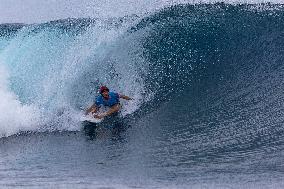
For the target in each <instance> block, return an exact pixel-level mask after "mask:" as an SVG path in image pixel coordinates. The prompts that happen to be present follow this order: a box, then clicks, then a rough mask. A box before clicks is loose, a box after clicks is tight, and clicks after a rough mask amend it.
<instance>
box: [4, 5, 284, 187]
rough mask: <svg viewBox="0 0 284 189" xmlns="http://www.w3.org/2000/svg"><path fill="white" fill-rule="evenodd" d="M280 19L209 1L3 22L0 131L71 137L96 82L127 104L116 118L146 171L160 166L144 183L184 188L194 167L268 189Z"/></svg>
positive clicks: (273, 169) (265, 10) (277, 128)
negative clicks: (147, 11) (140, 12)
mask: <svg viewBox="0 0 284 189" xmlns="http://www.w3.org/2000/svg"><path fill="white" fill-rule="evenodd" d="M283 18H284V8H283V6H282V5H270V4H265V5H227V4H222V3H219V4H200V5H176V6H172V7H168V8H165V9H163V10H160V11H158V12H155V13H153V14H151V15H147V16H145V17H138V16H129V17H124V18H115V19H109V20H100V19H67V20H58V21H53V22H49V23H44V24H38V25H24V26H23V25H9V26H8V27H7V26H4V25H3V27H0V29H1V31H0V34H1V35H0V99H1V104H0V125H1V129H0V135H1V136H2V137H3V136H9V135H13V134H17V133H19V132H21V131H54V130H60V131H62V130H80V123H79V122H80V121H79V117H80V116H79V115H80V114H81V111H82V109H84V108H86V107H87V106H89V105H90V104H92V102H93V100H94V98H95V96H96V94H97V89H98V87H99V86H100V85H101V84H104V85H107V86H109V87H110V88H111V89H113V90H115V91H117V92H119V93H122V94H126V95H129V96H132V97H133V98H134V99H135V100H134V101H132V102H129V103H126V102H123V103H124V108H123V112H122V116H124V117H127V116H126V115H131V116H132V117H133V118H134V120H135V121H133V123H132V125H133V128H134V129H133V130H134V131H135V128H136V129H137V130H139V131H137V132H136V133H135V132H134V131H133V130H132V131H131V132H132V134H134V135H135V134H137V137H136V139H137V141H138V142H139V144H136V145H137V146H138V147H140V145H141V144H143V147H141V148H139V150H141V151H142V152H145V153H150V152H151V154H148V155H149V156H151V160H149V161H147V162H148V163H149V164H150V165H149V167H151V166H154V167H155V166H156V168H157V169H159V166H161V167H163V168H164V169H166V170H165V171H163V173H161V172H159V173H157V172H155V171H153V172H152V173H155V174H156V173H157V174H158V175H152V176H153V178H154V177H155V178H156V177H159V176H160V177H159V178H164V179H165V180H167V182H170V181H171V179H173V178H177V179H178V180H179V181H181V182H180V183H187V182H191V180H190V179H189V178H192V179H193V177H194V175H197V174H199V171H200V170H202V171H203V172H202V174H201V173H200V174H201V175H203V174H205V173H204V172H206V174H207V175H208V180H209V181H210V178H213V177H214V178H218V173H220V174H225V175H227V181H226V180H222V182H229V183H230V182H232V180H230V178H231V177H230V175H232V174H233V173H240V174H241V176H240V177H238V178H237V179H236V180H237V181H236V182H238V181H239V180H242V181H244V182H246V181H248V182H246V183H249V182H251V181H252V180H253V181H257V182H259V180H262V179H267V178H271V180H272V181H271V182H274V180H273V179H277V178H281V175H282V173H283V170H281V165H283V160H282V159H281V153H282V152H283V150H282V149H283V142H284V141H283V138H284V137H283V136H284V127H283V121H284V120H283V119H284V116H283V114H284V111H283V110H284V109H283V107H284V106H283V105H284V96H283V89H282V86H283V78H284V77H283V74H284V72H283V70H284V64H283V62H284V54H283V52H284V35H283V34H284V19H283ZM7 28H8V29H7ZM135 126H136V127H135ZM138 133H139V134H138ZM141 136H143V137H142V138H143V139H140V138H141ZM139 137H140V138H139ZM146 140H147V141H153V142H152V143H151V144H150V143H147V144H145V141H146ZM149 146H150V147H149ZM148 148H149V149H148ZM153 154H154V155H153ZM137 159H138V160H140V159H139V158H137ZM270 160H271V161H270ZM147 162H146V163H147ZM155 162H156V164H155ZM161 162H162V163H161ZM147 165H148V164H147ZM195 165H197V166H195ZM214 165H220V166H219V167H218V168H214V169H213V168H212V167H214ZM275 165H279V166H275ZM192 167H194V168H192ZM282 168H283V166H282ZM145 169H146V167H145ZM212 172H214V173H215V175H214V176H212V175H210V173H212ZM167 173H168V175H162V174H167ZM170 173H175V175H171V174H170ZM159 174H160V175H159ZM249 174H252V175H253V176H251V177H250V179H248V177H249ZM192 175H193V176H192ZM216 175H217V176H216ZM233 176H234V175H232V177H233ZM247 176H248V177H247ZM257 176H259V177H257ZM267 176H268V177H267ZM196 177H198V176H196ZM278 181H279V182H281V179H280V180H278ZM278 181H275V183H276V182H278ZM252 183H254V182H252ZM275 183H274V184H275ZM193 184H194V181H193ZM209 184H210V183H209ZM261 185H262V184H259V186H261ZM209 186H210V185H209ZM277 186H278V185H277V184H275V187H277ZM246 187H253V186H250V185H247V186H246ZM264 187H265V186H264ZM240 188H242V186H240Z"/></svg>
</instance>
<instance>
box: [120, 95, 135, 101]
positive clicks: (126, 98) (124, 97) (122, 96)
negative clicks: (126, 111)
mask: <svg viewBox="0 0 284 189" xmlns="http://www.w3.org/2000/svg"><path fill="white" fill-rule="evenodd" d="M119 98H122V99H124V100H133V98H130V97H129V96H126V95H121V94H120V95H119Z"/></svg>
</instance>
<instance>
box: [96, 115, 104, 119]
mask: <svg viewBox="0 0 284 189" xmlns="http://www.w3.org/2000/svg"><path fill="white" fill-rule="evenodd" d="M104 117H105V116H104V115H103V114H101V115H94V118H97V119H103V118H104Z"/></svg>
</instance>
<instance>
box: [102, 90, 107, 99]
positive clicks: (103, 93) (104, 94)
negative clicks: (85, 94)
mask: <svg viewBox="0 0 284 189" xmlns="http://www.w3.org/2000/svg"><path fill="white" fill-rule="evenodd" d="M102 96H103V97H104V98H108V91H107V90H104V91H103V92H102Z"/></svg>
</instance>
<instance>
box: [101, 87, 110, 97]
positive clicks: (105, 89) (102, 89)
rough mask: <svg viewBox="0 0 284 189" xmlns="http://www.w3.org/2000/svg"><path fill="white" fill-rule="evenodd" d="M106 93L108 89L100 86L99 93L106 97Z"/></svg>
mask: <svg viewBox="0 0 284 189" xmlns="http://www.w3.org/2000/svg"><path fill="white" fill-rule="evenodd" d="M108 93H109V89H108V88H107V87H106V86H101V88H100V94H101V95H102V96H103V97H105V98H108Z"/></svg>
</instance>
